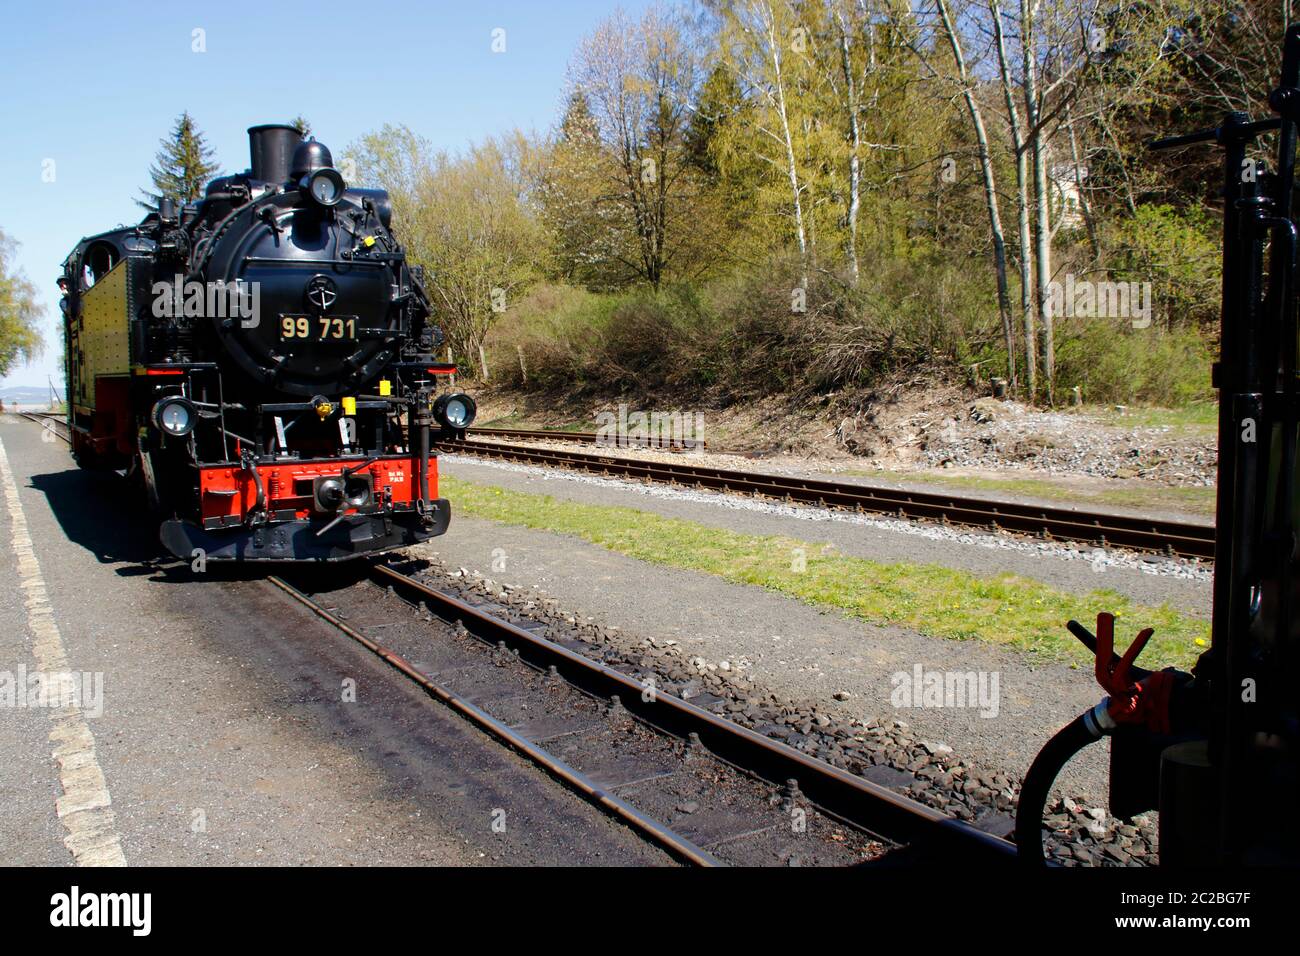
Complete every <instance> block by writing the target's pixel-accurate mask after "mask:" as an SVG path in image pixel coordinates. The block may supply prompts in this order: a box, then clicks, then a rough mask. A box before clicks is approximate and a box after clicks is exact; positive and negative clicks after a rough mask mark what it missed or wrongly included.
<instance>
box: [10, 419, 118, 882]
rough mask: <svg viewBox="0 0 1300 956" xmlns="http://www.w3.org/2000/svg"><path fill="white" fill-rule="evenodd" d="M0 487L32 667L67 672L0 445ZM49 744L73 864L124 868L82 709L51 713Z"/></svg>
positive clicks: (57, 808) (58, 810)
mask: <svg viewBox="0 0 1300 956" xmlns="http://www.w3.org/2000/svg"><path fill="white" fill-rule="evenodd" d="M0 483H2V484H3V486H4V496H5V505H6V506H7V507H8V509H9V519H10V524H11V530H12V542H13V549H14V557H15V558H16V559H17V566H18V586H19V587H20V588H21V589H22V592H23V594H24V596H25V601H26V605H27V626H28V628H29V629H30V631H31V636H32V656H33V657H35V658H36V667H37V669H38V670H40V671H42V672H44V673H46V674H59V673H66V672H67V671H68V657H67V653H66V651H65V649H64V646H63V638H62V637H61V636H60V634H59V628H58V625H57V624H55V622H54V609H53V608H52V607H51V606H50V601H49V597H48V595H47V592H46V588H45V578H44V577H42V575H41V566H40V563H39V562H38V561H37V559H36V550H35V548H34V547H33V546H32V538H31V535H30V534H28V533H27V519H26V517H24V515H23V507H22V502H21V501H20V500H19V498H18V483H17V482H16V481H14V474H13V471H12V470H11V469H10V467H9V457H8V456H7V455H6V454H5V447H4V442H3V441H0ZM50 720H51V721H52V726H51V727H50V743H52V744H53V745H54V752H53V757H54V759H55V760H57V761H58V764H59V784H60V785H61V786H62V787H63V796H61V797H59V798H58V799H57V800H56V801H55V803H54V809H55V812H56V813H58V815H59V819H60V820H61V821H63V827H64V829H65V830H66V831H67V833H66V835H65V836H64V837H63V844H64V846H66V847H67V848H68V851H69V852H70V853H71V854H72V859H73V862H75V863H76V864H77V866H126V856H125V854H123V853H122V844H121V841H120V840H119V839H118V836H117V830H116V828H115V822H116V821H115V818H114V816H113V811H112V810H111V809H110V807H111V806H112V803H113V801H112V798H111V797H110V796H109V793H108V783H107V781H105V779H104V771H103V770H101V769H100V767H99V761H98V760H97V759H96V757H95V736H94V734H92V733H91V732H90V725H89V724H87V723H86V720H85V718H84V717H83V716H82V714H81V711H80V710H78V709H77V708H76V707H75V706H72V705H67V706H64V707H60V708H59V709H57V710H51V711H50Z"/></svg>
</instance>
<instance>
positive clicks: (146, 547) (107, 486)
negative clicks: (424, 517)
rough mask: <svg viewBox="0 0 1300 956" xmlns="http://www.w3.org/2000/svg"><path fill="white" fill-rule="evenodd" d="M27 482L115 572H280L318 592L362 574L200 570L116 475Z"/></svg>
mask: <svg viewBox="0 0 1300 956" xmlns="http://www.w3.org/2000/svg"><path fill="white" fill-rule="evenodd" d="M31 486H32V487H33V488H35V489H36V490H37V491H39V492H41V493H42V494H44V495H45V499H46V501H48V502H49V505H50V511H51V512H53V514H54V518H55V520H56V521H58V523H59V527H60V528H61V529H62V530H63V534H64V536H65V537H66V538H67V539H68V540H69V541H70V542H72V543H73V544H76V545H79V546H80V547H82V548H85V549H86V550H87V551H89V552H90V553H91V554H93V555H94V556H95V558H96V559H97V560H98V561H99V562H100V563H101V564H113V565H117V567H116V568H114V572H115V573H116V574H117V575H119V576H120V577H149V576H152V580H153V581H157V582H160V583H166V584H186V583H193V582H195V581H245V580H255V579H258V578H264V577H266V576H267V575H271V574H282V575H284V576H285V577H286V578H289V579H290V580H291V581H292V582H293V583H295V584H297V585H298V586H301V587H303V588H304V589H306V590H311V591H322V590H335V589H341V588H346V587H349V586H350V585H353V584H356V583H357V581H358V580H360V579H361V578H362V577H364V576H365V574H366V566H367V564H368V562H367V561H365V560H358V561H350V562H347V563H344V564H339V565H332V564H317V565H311V566H310V567H309V568H295V567H294V566H293V565H291V564H236V563H224V562H211V563H209V564H207V566H206V567H205V569H204V570H203V572H201V573H199V572H195V571H192V570H191V569H190V566H189V564H187V563H186V562H184V561H181V560H179V559H177V558H176V557H175V556H174V555H172V554H171V553H169V552H168V551H167V549H166V548H164V547H163V546H162V543H161V542H160V541H159V540H158V532H157V528H158V525H157V522H156V520H155V519H154V518H153V517H152V516H151V515H150V513H149V509H148V508H147V507H146V506H145V504H144V502H143V501H141V500H140V498H139V496H138V495H137V494H136V493H135V492H134V489H133V488H132V486H131V485H130V484H128V483H127V481H126V480H125V479H123V478H121V477H119V476H118V475H116V474H114V473H111V472H95V471H81V470H79V469H75V468H74V469H70V470H68V471H56V472H50V473H48V474H43V475H32V476H31Z"/></svg>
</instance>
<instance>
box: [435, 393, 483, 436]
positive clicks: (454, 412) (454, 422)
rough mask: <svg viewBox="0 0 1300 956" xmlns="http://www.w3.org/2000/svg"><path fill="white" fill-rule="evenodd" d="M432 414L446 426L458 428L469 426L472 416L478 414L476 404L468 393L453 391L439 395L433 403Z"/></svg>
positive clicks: (472, 419)
mask: <svg viewBox="0 0 1300 956" xmlns="http://www.w3.org/2000/svg"><path fill="white" fill-rule="evenodd" d="M433 414H434V417H435V418H437V419H438V421H440V422H442V423H443V424H444V425H446V426H447V427H448V428H455V429H457V430H459V429H463V428H469V426H470V424H471V423H472V422H473V421H474V416H475V415H476V414H478V406H477V405H476V404H474V399H472V398H470V397H469V396H468V395H465V394H464V393H462V392H454V393H452V394H450V395H443V396H441V397H440V398H439V399H438V400H437V401H436V402H434V403H433Z"/></svg>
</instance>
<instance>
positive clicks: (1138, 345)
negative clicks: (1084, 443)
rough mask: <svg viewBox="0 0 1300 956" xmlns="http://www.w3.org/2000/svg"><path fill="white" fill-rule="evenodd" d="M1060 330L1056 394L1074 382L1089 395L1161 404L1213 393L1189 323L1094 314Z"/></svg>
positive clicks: (1206, 360)
mask: <svg viewBox="0 0 1300 956" xmlns="http://www.w3.org/2000/svg"><path fill="white" fill-rule="evenodd" d="M1063 332H1064V333H1065V334H1063V335H1062V336H1061V338H1060V340H1059V345H1058V347H1057V350H1056V380H1057V392H1058V394H1064V393H1065V392H1066V391H1068V390H1069V389H1071V388H1073V387H1074V386H1075V385H1078V386H1079V387H1080V388H1081V389H1082V391H1083V395H1084V397H1085V399H1087V400H1089V401H1093V402H1120V403H1124V404H1129V403H1132V404H1150V405H1160V406H1163V407H1167V408H1176V407H1180V406H1182V405H1186V404H1188V403H1189V402H1194V401H1200V400H1204V399H1210V398H1212V397H1213V395H1214V392H1213V390H1212V389H1211V388H1210V363H1211V360H1212V356H1211V353H1210V348H1209V345H1208V343H1207V342H1206V341H1205V340H1204V339H1203V338H1202V337H1201V335H1200V334H1199V333H1198V332H1197V331H1196V330H1195V329H1189V328H1184V329H1178V330H1175V331H1172V332H1165V331H1160V330H1157V329H1156V328H1155V327H1152V328H1148V329H1133V328H1129V327H1127V326H1126V325H1125V324H1124V323H1122V322H1117V321H1116V320H1113V319H1096V320H1093V321H1091V322H1088V323H1087V324H1085V325H1083V326H1082V327H1080V328H1077V329H1075V328H1067V329H1063Z"/></svg>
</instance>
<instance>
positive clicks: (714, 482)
mask: <svg viewBox="0 0 1300 956" xmlns="http://www.w3.org/2000/svg"><path fill="white" fill-rule="evenodd" d="M476 433H477V434H483V432H482V431H479V430H472V431H471V433H470V434H471V438H472V436H473V435H474V434H476ZM531 437H535V438H543V437H544V438H547V439H549V440H554V441H564V440H566V438H565V437H564V435H563V433H555V434H545V435H543V434H540V433H534V434H533V435H532V436H531ZM437 448H438V449H439V450H441V451H444V452H451V453H456V454H467V455H477V456H481V457H486V458H495V459H498V460H505V461H515V462H521V463H525V464H532V465H544V466H549V467H556V468H569V469H572V470H576V471H585V472H589V473H593V474H600V475H604V476H609V477H619V478H631V479H637V480H642V481H653V482H660V483H664V484H671V485H682V486H687V487H696V488H707V489H712V490H717V491H723V492H733V493H738V494H745V495H751V496H755V497H762V498H770V499H776V500H779V501H788V502H799V503H802V504H813V505H820V506H823V507H830V508H838V509H844V510H849V511H860V512H864V513H871V514H880V515H888V516H890V517H896V518H904V519H920V520H928V521H935V522H939V523H941V524H948V525H956V526H960V527H966V528H978V529H981V530H985V531H1004V532H1012V533H1016V534H1024V535H1031V536H1035V537H1038V538H1041V539H1045V540H1056V541H1065V542H1073V543H1079V544H1086V545H1091V546H1094V547H1102V548H1109V547H1121V548H1131V549H1133V550H1136V551H1145V552H1150V553H1155V554H1163V555H1168V556H1177V557H1181V558H1196V559H1200V560H1213V558H1214V528H1213V527H1212V526H1210V525H1201V524H1191V523H1186V522H1178V521H1164V520H1156V519H1146V518H1137V517H1133V516H1129V515H1116V514H1106V513H1102V512H1093V511H1082V510H1074V509H1070V508H1053V507H1048V506H1043V505H1028V504H1020V503H1016V502H1001V501H990V500H988V499H984V498H966V497H960V496H957V495H949V494H940V493H935V492H918V491H903V490H899V489H895V488H882V487H878V486H871V485H861V484H854V483H851V482H835V481H823V480H818V479H811V478H798V477H792V476H789V475H776V474H764V473H761V472H746V471H734V470H730V469H724V468H710V467H708V466H704V465H692V464H686V463H679V462H654V461H643V460H636V459H630V458H622V457H618V456H615V455H601V454H588V453H586V452H579V451H569V450H558V449H551V448H538V447H536V446H533V447H528V446H523V445H513V444H503V443H501V442H492V441H482V440H477V439H472V440H468V441H455V442H441V443H439V444H438V445H437Z"/></svg>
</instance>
